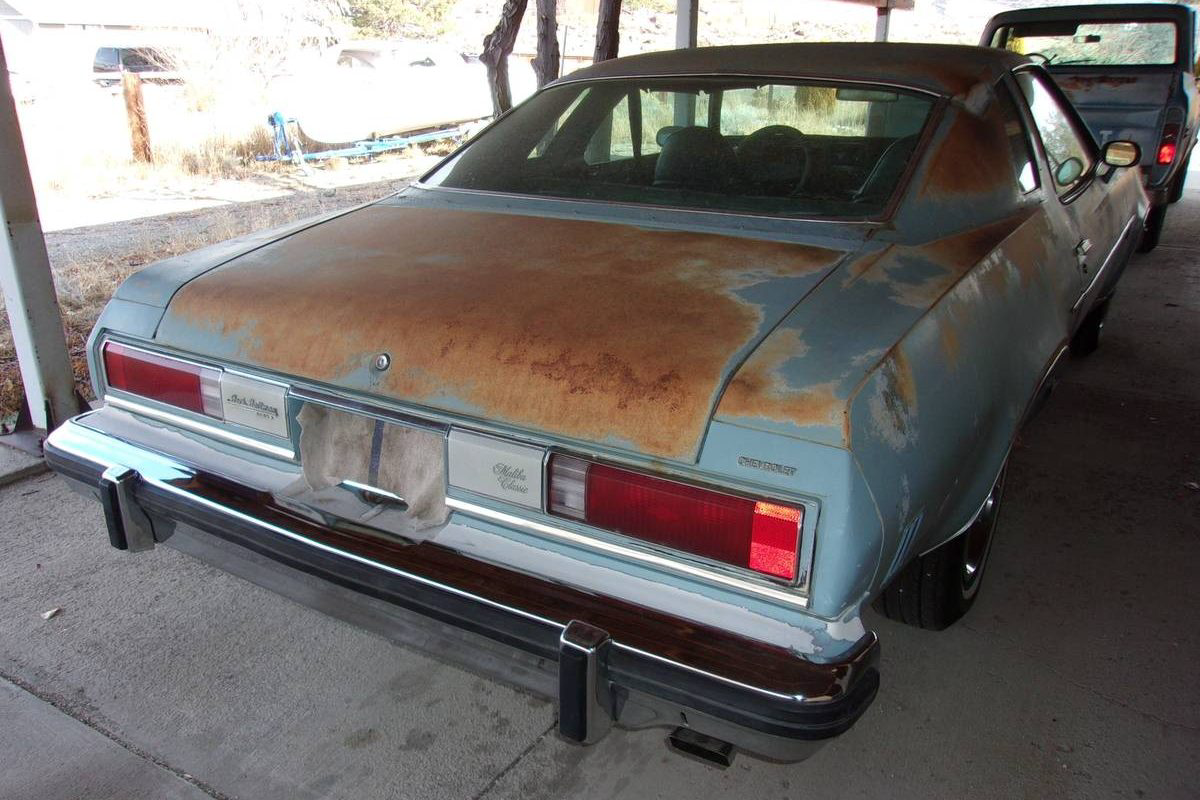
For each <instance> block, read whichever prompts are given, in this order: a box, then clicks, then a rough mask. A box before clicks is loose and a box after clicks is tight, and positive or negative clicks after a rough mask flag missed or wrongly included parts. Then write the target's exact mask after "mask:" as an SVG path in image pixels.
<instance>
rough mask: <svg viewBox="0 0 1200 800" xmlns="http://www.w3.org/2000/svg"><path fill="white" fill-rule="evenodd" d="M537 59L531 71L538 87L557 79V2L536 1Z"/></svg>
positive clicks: (558, 57)
mask: <svg viewBox="0 0 1200 800" xmlns="http://www.w3.org/2000/svg"><path fill="white" fill-rule="evenodd" d="M537 34H538V39H537V58H535V59H534V60H533V71H534V73H536V74H537V85H538V87H539V88H540V87H542V86H545V85H546V84H547V83H549V82H550V81H552V80H554V79H555V78H557V77H558V71H559V62H560V60H561V54H560V53H559V51H558V0H537Z"/></svg>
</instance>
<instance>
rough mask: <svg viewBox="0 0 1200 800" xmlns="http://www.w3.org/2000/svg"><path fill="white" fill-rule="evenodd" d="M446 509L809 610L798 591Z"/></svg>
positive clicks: (484, 513) (554, 530)
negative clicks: (777, 587)
mask: <svg viewBox="0 0 1200 800" xmlns="http://www.w3.org/2000/svg"><path fill="white" fill-rule="evenodd" d="M446 505H447V506H449V507H450V508H452V509H454V510H455V511H461V512H463V513H465V514H470V515H472V516H476V517H480V518H482V519H486V520H491V521H492V522H498V523H501V524H503V525H507V526H508V527H512V528H517V529H520V530H525V531H529V532H531V533H535V534H538V535H541V536H550V537H553V538H555V539H559V540H561V541H565V542H570V543H571V544H574V545H577V546H579V547H584V548H588V549H591V550H599V551H601V552H604V553H608V554H610V555H615V556H619V557H621V558H626V559H629V560H632V561H639V562H641V563H643V564H649V565H651V566H654V567H657V568H659V569H664V570H668V571H670V572H675V573H679V574H682V575H686V576H688V577H690V578H698V579H700V580H703V581H707V582H709V583H714V584H717V585H719V586H724V587H726V588H729V589H734V590H736V591H739V592H745V593H750V594H757V595H759V596H761V597H766V598H769V599H771V600H774V601H775V602H778V603H786V604H788V605H792V606H797V607H799V608H808V598H807V597H804V596H802V595H799V594H797V593H796V592H794V591H785V590H783V589H776V588H774V587H771V586H766V585H763V584H759V583H755V582H753V581H748V580H743V579H741V578H738V577H735V576H733V575H729V574H726V573H723V572H718V571H717V570H712V569H705V568H703V567H700V566H697V565H695V564H691V563H688V562H685V561H680V560H677V559H673V558H667V557H665V556H661V555H658V554H656V553H652V552H649V551H647V550H642V549H640V548H634V547H628V546H625V545H622V544H618V543H616V542H611V541H608V540H606V539H601V538H598V537H594V536H585V535H583V534H580V533H576V532H574V531H569V530H566V529H564V528H559V527H557V526H554V525H547V524H545V523H543V522H537V521H534V520H531V519H525V518H524V517H519V516H516V515H515V514H508V513H505V512H503V511H496V510H494V509H491V508H487V507H486V506H481V505H479V504H477V503H472V502H470V501H468V500H463V499H461V498H457V497H447V498H446ZM809 508H811V506H809V505H807V504H806V506H805V509H806V512H807V510H808V509H809Z"/></svg>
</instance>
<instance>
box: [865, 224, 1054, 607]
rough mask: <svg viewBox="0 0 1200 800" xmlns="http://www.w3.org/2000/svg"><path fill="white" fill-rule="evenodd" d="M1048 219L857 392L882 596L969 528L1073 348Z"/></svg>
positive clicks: (1011, 243)
mask: <svg viewBox="0 0 1200 800" xmlns="http://www.w3.org/2000/svg"><path fill="white" fill-rule="evenodd" d="M1056 237H1057V238H1061V234H1057V233H1056V232H1055V230H1054V229H1053V228H1052V227H1051V224H1050V222H1049V218H1048V216H1047V215H1046V213H1045V211H1044V210H1043V209H1041V208H1038V209H1037V210H1035V211H1033V213H1031V214H1029V215H1028V217H1027V218H1026V219H1025V220H1024V221H1023V222H1021V224H1020V225H1018V226H1017V227H1016V228H1015V229H1014V230H1012V232H1011V233H1010V234H1009V235H1007V236H1006V237H1005V238H1004V239H1003V240H1002V241H1000V242H999V243H998V244H996V245H995V246H994V247H993V248H991V249H990V250H989V251H988V252H987V253H986V255H984V256H983V257H982V258H981V259H979V260H978V261H977V262H976V263H975V264H974V266H973V267H971V268H970V269H969V270H967V271H966V272H965V274H964V275H963V277H962V278H961V280H959V281H958V282H957V283H955V284H954V286H953V287H951V288H950V289H949V290H948V291H947V292H946V293H945V294H944V295H942V297H941V299H940V300H939V301H938V302H937V303H936V304H935V305H933V306H932V307H931V308H930V310H929V311H928V313H926V314H925V315H924V316H923V317H921V319H920V320H919V321H917V323H916V324H915V325H914V326H913V327H912V328H911V329H910V330H909V331H908V332H907V334H906V335H905V336H904V337H903V338H902V339H901V340H900V341H899V342H898V343H897V344H896V345H895V346H894V347H892V348H891V349H890V350H889V351H888V352H887V353H886V355H885V356H884V357H883V359H882V360H881V361H880V362H879V364H878V366H877V367H876V368H875V369H874V370H873V371H872V372H871V373H870V374H869V375H868V376H867V378H866V380H865V381H864V382H863V383H862V384H861V386H860V387H859V388H858V390H857V392H856V394H855V396H854V398H853V400H852V402H851V404H850V410H849V423H848V425H849V439H850V444H851V449H852V451H853V452H854V454H855V457H856V458H857V459H858V463H859V465H860V466H861V469H862V471H863V475H864V476H865V478H866V481H867V483H868V485H869V486H870V487H871V490H872V492H873V493H874V496H875V500H876V503H877V504H878V507H879V513H880V516H881V519H882V525H883V529H884V531H885V535H884V537H883V546H882V548H881V554H880V555H881V557H880V569H879V572H878V573H877V575H876V580H875V588H878V587H879V586H882V585H884V584H885V583H886V582H887V580H888V579H889V578H891V577H892V576H893V575H894V574H895V573H896V571H897V570H898V569H899V568H900V567H902V566H903V565H904V563H906V562H907V560H909V559H910V558H912V557H913V556H915V555H918V554H920V553H922V552H925V551H927V550H929V549H932V548H933V547H935V546H937V545H938V544H940V543H941V542H943V541H945V540H946V539H948V538H950V537H952V536H953V535H954V534H955V533H956V532H957V531H958V530H959V529H961V528H962V526H963V525H964V524H966V523H967V522H968V521H969V520H970V518H971V517H972V516H973V515H974V513H975V512H976V511H977V509H978V505H979V503H981V502H982V499H983V498H984V497H985V496H986V494H987V491H988V489H989V488H990V486H991V483H992V482H993V481H994V480H995V478H996V476H997V475H998V474H999V471H1000V468H1001V466H1002V465H1003V463H1004V460H1005V458H1006V457H1007V455H1008V451H1009V448H1010V446H1011V444H1012V441H1013V438H1014V436H1015V435H1016V432H1017V429H1018V427H1019V425H1020V422H1021V420H1022V418H1023V416H1024V414H1025V411H1026V408H1027V407H1028V405H1029V403H1030V401H1031V399H1032V398H1033V397H1034V396H1035V393H1036V390H1037V388H1038V386H1039V384H1040V382H1041V380H1042V377H1043V375H1044V374H1045V373H1046V371H1047V370H1048V369H1049V368H1050V366H1051V364H1052V363H1053V361H1054V360H1055V358H1056V356H1057V355H1059V354H1060V351H1061V350H1062V348H1063V347H1064V346H1065V345H1066V331H1067V330H1068V329H1069V326H1070V315H1069V308H1068V304H1067V303H1065V302H1064V298H1066V297H1069V296H1070V294H1071V291H1072V287H1074V286H1075V285H1076V284H1075V278H1074V275H1073V274H1071V272H1070V271H1069V269H1064V268H1063V266H1062V263H1061V259H1056V258H1055V251H1056V249H1057V248H1061V247H1062V245H1063V243H1062V242H1061V241H1056Z"/></svg>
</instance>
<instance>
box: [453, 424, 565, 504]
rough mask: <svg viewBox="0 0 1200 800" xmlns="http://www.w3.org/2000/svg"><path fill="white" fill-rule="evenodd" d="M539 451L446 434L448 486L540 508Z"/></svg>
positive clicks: (484, 438) (463, 433)
mask: <svg viewBox="0 0 1200 800" xmlns="http://www.w3.org/2000/svg"><path fill="white" fill-rule="evenodd" d="M544 453H545V451H544V450H543V449H542V448H540V447H527V446H525V445H521V444H517V443H516V442H511V441H505V440H502V439H497V438H495V437H492V436H479V435H478V434H474V433H468V432H466V431H460V430H454V431H451V432H450V450H449V455H450V478H449V482H450V485H451V486H453V487H458V488H459V489H466V490H468V491H471V492H475V493H476V494H482V495H487V496H488V497H495V498H496V499H498V500H505V501H507V502H509V503H516V504H517V505H521V506H528V507H530V508H539V509H540V508H541V507H542V457H543V455H544Z"/></svg>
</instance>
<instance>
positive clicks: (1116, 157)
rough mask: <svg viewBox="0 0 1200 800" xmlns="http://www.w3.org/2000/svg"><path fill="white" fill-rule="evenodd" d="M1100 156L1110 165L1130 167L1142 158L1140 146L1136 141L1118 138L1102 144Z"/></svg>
mask: <svg viewBox="0 0 1200 800" xmlns="http://www.w3.org/2000/svg"><path fill="white" fill-rule="evenodd" d="M1100 157H1101V158H1102V159H1104V163H1105V164H1108V165H1109V166H1110V167H1132V166H1134V165H1135V164H1137V163H1138V162H1139V161H1141V160H1142V148H1140V147H1138V145H1137V142H1126V141H1120V140H1118V141H1115V142H1109V143H1108V144H1106V145H1104V150H1103V151H1102V152H1101V154H1100Z"/></svg>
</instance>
